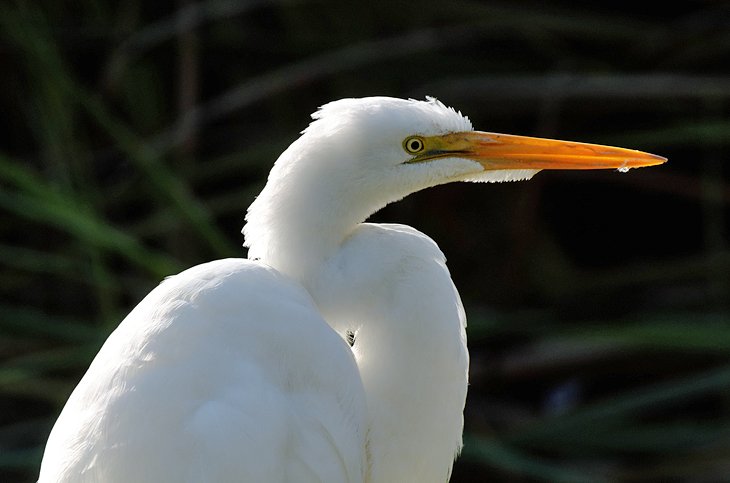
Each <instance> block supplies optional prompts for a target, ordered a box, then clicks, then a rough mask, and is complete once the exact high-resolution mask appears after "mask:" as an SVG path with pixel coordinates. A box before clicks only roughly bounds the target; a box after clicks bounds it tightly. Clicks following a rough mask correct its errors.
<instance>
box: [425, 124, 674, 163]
mask: <svg viewBox="0 0 730 483" xmlns="http://www.w3.org/2000/svg"><path fill="white" fill-rule="evenodd" d="M424 141H425V147H426V149H425V150H424V152H423V153H422V154H420V155H418V156H416V157H415V158H414V159H413V161H414V162H418V161H421V160H424V161H425V160H426V159H430V158H440V157H463V158H467V159H471V160H474V161H477V162H478V163H479V164H481V165H482V166H483V167H484V169H485V170H497V169H611V168H613V169H619V170H628V169H629V168H639V167H642V166H654V165H657V164H662V163H664V162H666V161H667V158H664V157H662V156H657V155H655V154H649V153H645V152H642V151H635V150H633V149H624V148H615V147H611V146H602V145H599V144H588V143H579V142H572V141H557V140H555V139H542V138H534V137H527V136H513V135H510V134H496V133H489V132H481V131H469V132H459V133H452V134H446V135H443V136H434V137H429V138H426V139H424ZM419 158H420V159H419Z"/></svg>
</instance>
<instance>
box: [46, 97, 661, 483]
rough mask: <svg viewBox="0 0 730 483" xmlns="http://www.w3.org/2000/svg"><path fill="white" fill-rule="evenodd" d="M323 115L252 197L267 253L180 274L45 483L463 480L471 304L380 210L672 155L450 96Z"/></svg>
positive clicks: (435, 260)
mask: <svg viewBox="0 0 730 483" xmlns="http://www.w3.org/2000/svg"><path fill="white" fill-rule="evenodd" d="M314 117H315V121H314V122H313V123H312V124H311V125H310V126H309V128H307V129H306V130H305V131H304V133H303V135H302V136H301V137H300V138H299V139H298V140H297V141H295V142H294V143H293V144H292V145H291V146H290V147H289V148H288V149H287V150H286V151H285V152H284V153H283V154H282V155H281V156H280V158H279V159H278V160H277V162H276V164H275V166H274V168H273V169H272V171H271V174H270V176H269V180H268V182H267V185H266V187H265V188H264V190H263V192H262V193H261V195H260V196H259V197H258V198H257V199H256V201H255V202H254V203H253V204H252V205H251V207H250V208H249V211H248V216H247V225H246V227H245V228H244V234H245V238H246V245H248V246H249V247H250V249H249V259H250V260H246V259H227V260H218V261H215V262H211V263H207V264H203V265H199V266H197V267H193V268H191V269H189V270H186V271H184V272H182V273H180V274H178V275H175V276H173V277H170V278H168V279H167V280H165V281H164V282H163V283H162V284H161V285H160V286H159V287H157V288H156V289H154V290H153V291H152V292H151V293H150V294H149V295H148V296H147V297H146V298H145V299H144V300H143V301H142V302H141V303H140V304H139V305H138V306H137V307H136V308H135V309H134V310H133V311H132V312H131V313H130V314H129V315H128V316H127V318H126V319H125V320H124V321H123V322H122V323H121V324H120V326H119V327H118V328H117V329H116V330H115V331H114V332H113V333H112V334H111V336H110V337H109V339H108V340H107V341H106V343H105V344H104V346H103V347H102V349H101V350H100V352H99V354H98V355H97V356H96V358H95V359H94V361H93V363H92V364H91V367H90V368H89V370H88V372H87V373H86V375H85V376H84V377H83V379H82V380H81V382H80V383H79V385H78V386H77V388H76V389H75V390H74V392H73V394H72V395H71V397H70V398H69V401H68V403H67V404H66V406H65V407H64V409H63V411H62V413H61V415H60V416H59V418H58V421H57V423H56V425H55V426H54V428H53V430H52V432H51V435H50V437H49V440H48V443H47V446H46V450H45V454H44V457H43V462H42V466H41V473H40V479H39V482H40V483H51V482H54V483H60V482H79V483H80V482H105V483H116V482H130V481H134V482H137V483H143V482H156V483H163V482H176V483H177V482H211V483H212V482H288V481H292V482H370V483H375V482H410V481H412V482H419V483H427V482H444V481H446V480H447V479H448V478H449V474H450V472H451V466H452V463H453V459H454V457H455V455H456V454H457V453H458V451H459V449H460V447H461V433H462V429H463V416H462V413H463V408H464V403H465V399H466V392H467V373H468V353H467V349H466V335H465V324H466V319H465V315H464V310H463V308H462V304H461V301H460V299H459V295H458V293H457V291H456V288H455V287H454V285H453V283H452V282H451V278H450V276H449V272H448V270H447V268H446V265H445V259H444V256H443V254H442V253H441V251H440V250H439V248H438V246H437V245H436V244H435V243H434V242H433V241H432V240H431V239H429V238H428V237H427V236H426V235H424V234H422V233H420V232H418V231H416V230H414V229H413V228H410V227H407V226H403V225H375V224H368V223H364V221H365V220H366V218H367V217H368V216H370V215H371V214H372V213H374V212H375V211H377V210H379V209H380V208H382V207H383V206H385V205H386V204H388V203H390V202H393V201H396V200H398V199H400V198H402V197H404V196H406V195H408V194H409V193H412V192H414V191H417V190H420V189H423V188H427V187H429V186H434V185H437V184H442V183H447V182H451V181H509V180H517V179H525V178H529V177H530V176H532V175H533V174H534V173H536V172H537V171H539V170H540V169H543V168H569V169H588V168H592V167H602V168H605V167H616V168H618V167H625V166H629V167H635V166H641V165H648V164H658V163H660V162H663V158H659V157H656V156H652V155H648V154H645V153H640V152H637V151H630V150H621V149H618V148H608V147H603V146H595V145H586V144H580V143H565V142H560V141H550V140H539V139H535V138H523V137H513V136H505V135H497V134H490V133H480V132H475V131H472V127H471V123H470V122H469V120H468V119H467V118H465V117H463V116H462V115H461V114H460V113H458V112H456V111H454V110H453V109H450V108H447V107H445V106H444V105H443V104H441V103H440V102H438V101H436V100H433V99H429V100H427V101H414V100H401V99H392V98H384V97H378V98H365V99H344V100H341V101H335V102H333V103H330V104H328V105H326V106H324V107H323V108H322V109H321V110H320V111H318V112H317V113H316V114H315V115H314ZM555 159H557V160H558V161H555ZM347 334H354V344H353V345H352V347H350V346H349V345H348V343H347V342H346V338H347Z"/></svg>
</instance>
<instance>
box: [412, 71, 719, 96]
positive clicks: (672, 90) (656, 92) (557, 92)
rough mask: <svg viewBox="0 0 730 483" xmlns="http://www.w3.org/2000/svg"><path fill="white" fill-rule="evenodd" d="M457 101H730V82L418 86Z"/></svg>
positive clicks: (660, 77) (570, 77) (496, 81)
mask: <svg viewBox="0 0 730 483" xmlns="http://www.w3.org/2000/svg"><path fill="white" fill-rule="evenodd" d="M419 91H420V92H424V93H432V92H438V93H439V94H440V95H441V96H444V97H446V96H448V97H449V98H456V99H486V100H490V101H495V100H496V101H502V102H511V101H514V100H535V99H542V98H546V97H558V98H563V99H604V98H605V99H612V98H623V99H641V100H662V101H663V100H667V99H672V100H676V99H680V98H690V99H703V100H704V99H726V98H728V97H730V78H727V77H711V76H693V75H683V74H669V73H656V74H619V73H613V74H607V75H596V74H581V73H568V72H559V73H549V74H544V75H509V76H478V77H469V78H446V79H439V80H438V81H437V82H430V83H427V84H424V85H422V86H420V87H419Z"/></svg>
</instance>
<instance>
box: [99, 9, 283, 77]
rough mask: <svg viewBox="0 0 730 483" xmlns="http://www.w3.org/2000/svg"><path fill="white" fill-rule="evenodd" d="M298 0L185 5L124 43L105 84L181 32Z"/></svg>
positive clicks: (112, 60)
mask: <svg viewBox="0 0 730 483" xmlns="http://www.w3.org/2000/svg"><path fill="white" fill-rule="evenodd" d="M294 1H296V0H286V1H285V0H210V1H207V2H195V3H191V4H189V5H185V6H184V7H181V8H179V9H178V10H177V11H175V13H174V14H172V15H170V16H169V17H166V18H164V19H162V20H159V21H157V22H154V23H151V24H149V25H147V26H146V27H144V28H143V29H141V30H139V31H138V32H135V33H134V34H133V35H132V36H131V37H129V38H128V39H127V40H126V41H124V42H122V43H121V44H120V45H119V46H118V47H117V49H116V50H115V51H114V52H113V53H112V54H111V55H110V56H109V61H108V63H107V66H106V69H105V74H104V79H105V84H107V85H108V84H111V83H113V82H114V80H115V79H117V78H118V77H119V76H120V74H121V72H123V71H124V70H125V69H126V67H127V65H129V64H130V63H131V62H133V61H134V59H135V58H136V57H139V56H140V55H142V54H143V53H144V51H146V50H148V49H150V48H152V47H154V46H156V45H158V44H160V43H162V42H165V41H167V40H171V39H173V38H174V37H175V36H176V35H178V34H179V33H180V32H184V31H188V30H192V29H194V28H196V27H198V26H200V25H201V24H203V23H204V22H207V21H212V20H216V19H219V18H225V17H233V16H235V15H240V14H242V13H245V12H247V11H249V10H253V9H255V8H258V7H260V6H262V5H270V4H274V5H276V4H286V3H293V2H294Z"/></svg>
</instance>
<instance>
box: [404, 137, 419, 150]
mask: <svg viewBox="0 0 730 483" xmlns="http://www.w3.org/2000/svg"><path fill="white" fill-rule="evenodd" d="M403 148H404V149H405V150H406V151H407V152H409V153H410V154H417V153H420V152H421V151H423V148H424V144H423V139H422V138H420V137H418V136H412V137H409V138H406V140H405V141H403Z"/></svg>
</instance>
